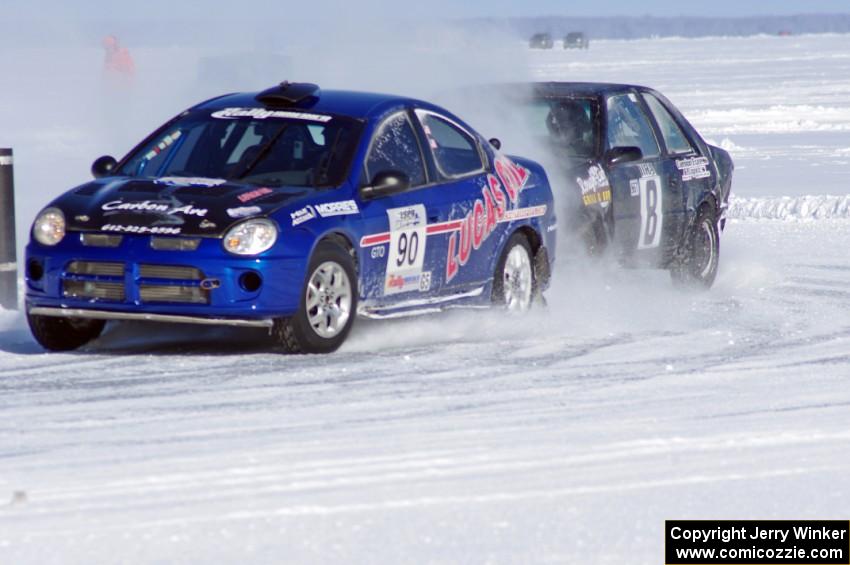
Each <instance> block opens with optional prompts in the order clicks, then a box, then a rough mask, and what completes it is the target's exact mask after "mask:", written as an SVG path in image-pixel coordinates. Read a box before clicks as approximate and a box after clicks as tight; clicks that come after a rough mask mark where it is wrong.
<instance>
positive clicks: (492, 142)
mask: <svg viewBox="0 0 850 565" xmlns="http://www.w3.org/2000/svg"><path fill="white" fill-rule="evenodd" d="M490 145H492V146H493V147H495V148H496V151H498V150H499V149H501V148H502V142H501V141H499V138H498V137H491V138H490Z"/></svg>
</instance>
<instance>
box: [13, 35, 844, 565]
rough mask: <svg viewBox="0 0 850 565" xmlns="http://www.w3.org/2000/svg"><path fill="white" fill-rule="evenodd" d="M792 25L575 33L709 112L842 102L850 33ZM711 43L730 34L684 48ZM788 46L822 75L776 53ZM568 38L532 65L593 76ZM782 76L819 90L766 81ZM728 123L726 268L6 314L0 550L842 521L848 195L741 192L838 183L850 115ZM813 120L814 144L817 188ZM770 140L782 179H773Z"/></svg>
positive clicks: (562, 535)
mask: <svg viewBox="0 0 850 565" xmlns="http://www.w3.org/2000/svg"><path fill="white" fill-rule="evenodd" d="M712 41H713V43H712ZM778 41H780V40H775V39H773V38H752V39H748V40H698V41H686V40H669V41H664V42H652V41H645V42H633V43H630V44H628V47H629V49H630V53H632V54H633V55H634V56H635V58H636V60H638V61H640V62H641V64H640V65H635V66H632V67H627V66H623V65H622V63H621V61H622V57H620V56H619V54H621V53H622V44H621V43H618V42H595V43H594V44H592V46H591V50H590V51H589V52H588V53H586V54H582V55H581V56H586V57H587V60H588V61H594V60H595V61H596V62H597V63H598V64H599V66H598V69H599V71H598V72H599V74H600V76H599V77H598V78H599V79H601V80H614V79H615V78H616V77H617V76H619V75H623V76H622V80H630V81H634V82H642V83H646V84H651V85H654V86H658V87H660V88H661V89H662V90H664V91H665V92H667V93H668V94H670V96H671V98H673V100H674V101H675V102H677V103H679V104H680V105H682V106H684V109H685V110H686V112H687V113H688V114H689V115H691V114H696V116H702V117H704V119H705V122H704V123H705V124H707V123H709V122H710V121H711V119H713V118H711V116H714V115H715V114H711V112H724V111H726V110H723V109H722V108H720V109H718V108H717V106H718V105H722V104H723V103H726V104H727V106H729V107H738V106H742V107H743V106H746V107H747V108H749V110H747V111H751V112H758V111H762V110H764V111H767V110H768V109H769V108H770V107H772V106H775V105H781V104H792V103H793V104H797V103H798V101H799V100H806V102H805V103H806V104H827V105H829V106H830V107H834V108H839V107H841V105H842V104H844V105H845V106H846V102H842V100H846V96H845V97H843V98H842V96H839V95H838V94H839V93H841V92H844V93H845V94H846V93H847V92H848V86H847V84H846V80H845V79H844V78H842V77H846V76H847V75H846V73H838V72H833V71H834V68H833V67H834V65H837V64H846V61H845V59H846V55H845V53H846V50H843V49H844V48H845V47H846V46H847V44H848V39H847V38H844V37H823V38H816V37H809V38H794V39H792V40H791V41H792V42H795V43H778ZM665 45H666V46H667V47H666V48H665ZM794 45H797V47H794ZM671 46H672V47H671ZM715 46H716V47H717V48H718V49H721V50H725V51H724V53H725V55H724V56H717V57H715V58H711V57H709V58H708V59H706V60H705V61H704V64H703V65H688V66H685V65H683V64H679V63H677V62H676V61H678V60H679V56H680V55H681V54H682V53H683V52H684V53H685V54H688V53H691V54H694V53H702V52H706V51H705V50H706V49H709V48H710V47H715ZM670 49H672V51H671V50H670ZM779 50H785V51H783V53H786V55H785V56H786V57H790V58H793V57H797V59H800V60H801V61H802V62H798V63H797V64H798V65H800V66H803V67H805V69H806V72H811V73H815V72H821V74H822V75H823V78H822V80H823V81H824V84H825V85H826V86H824V87H823V89H824V92H826V93H827V94H824V95H823V97H821V98H817V99H810V95H811V96H814V94H812V93H811V92H810V91H809V90H807V89H804V88H803V86H801V84H802V82H800V83H796V82H794V80H795V79H793V78H789V76H790V75H792V74H793V73H794V72H795V71H794V69H789V68H787V67H784V66H782V65H774V66H771V65H768V64H766V63H759V62H758V61H761V60H762V59H765V58H766V57H768V55H769V56H770V57H773V56H774V54H775V53H777V52H779ZM731 53H736V54H737V56H738V58H739V59H740V61H741V62H740V63H736V64H738V65H740V66H741V68H742V69H743V70H742V71H741V73H740V78H738V79H736V80H734V81H729V82H728V84H727V85H726V86H725V88H726V98H725V99H723V100H726V101H727V102H723V100H721V99H719V98H718V97H717V96H716V94H717V92H718V91H719V90H718V89H719V88H720V86H718V85H717V84H716V81H708V80H707V79H706V80H705V81H704V82H701V81H703V78H702V77H703V76H704V74H706V73H707V74H709V75H714V76H716V75H717V74H718V73H720V72H721V71H723V70H724V69H727V70H728V69H729V68H733V69H734V68H738V67H735V66H734V65H732V66H731V67H729V65H730V64H731V63H728V60H727V58H728V57H730V56H731ZM556 56H559V57H562V58H564V57H574V58H575V57H578V56H579V55H578V54H564V53H562V52H560V51H558V50H556V52H552V53H544V54H539V55H535V57H536V59H533V61H532V62H533V63H534V64H535V65H536V67H535V68H537V69H539V72H540V74H541V75H543V74H545V76H546V77H548V78H553V77H560V78H563V79H570V78H580V79H585V78H589V77H588V75H589V74H590V70H588V69H590V67H588V68H587V69H585V70H584V71H582V72H578V70H576V69H575V68H572V67H570V65H571V64H572V63H570V62H569V60H567V59H562V60H561V63H560V65H561V66H560V67H557V68H555V67H553V65H554V63H550V62H549V59H555V57H556ZM564 61H567V62H564ZM747 61H750V63H747ZM653 63H658V64H657V65H656V64H653ZM788 64H791V63H788ZM618 65H620V66H619V67H618ZM748 65H750V66H748ZM670 66H672V67H673V69H672V70H670ZM753 68H758V69H760V70H761V71H760V72H762V73H766V76H762V75H758V76H754V75H753V74H752V73H751V72H750V71H748V70H747V69H750V70H752V69H753ZM659 69H667V71H663V70H659ZM771 69H773V71H771ZM817 69H820V71H817ZM673 70H678V74H675V76H674V74H666V75H665V74H664V73H665V72H668V71H669V72H670V73H672V72H673ZM798 70H799V69H798ZM744 71H746V72H744ZM771 72H773V74H770V73H771ZM748 73H749V74H748ZM579 75H581V76H579ZM786 75H787V76H786ZM736 76H737V75H736ZM675 77H681V84H679V83H676V82H675V81H674V78H675ZM676 80H679V79H678V78H676ZM777 80H783V81H788V88H792V89H793V88H798V89H801V90H799V91H798V93H799V94H800V96H799V97H795V101H794V102H790V101H788V100H786V99H784V98H783V97H782V96H781V93H782V92H783V91H782V90H781V89H777V88H769V89H766V90H765V89H764V88H763V87H764V85H765V84H766V83H769V82H771V81H774V82H775V81H777ZM665 81H667V82H665ZM676 84H678V87H677V86H676ZM694 84H696V87H694V86H693V85H694ZM712 85H714V86H712ZM795 85H796V86H795ZM703 86H705V89H704V90H703ZM690 88H694V90H693V93H692V94H690V95H688V96H687V97H685V96H684V94H685V93H686V92H687V91H688V89H690ZM671 90H672V92H670V91H671ZM759 90H760V91H763V92H765V93H766V94H765V96H766V98H765V99H764V100H763V101H762V102H760V101H759V95H758V92H757V91H759ZM701 92H702V93H703V95H702V97H700V96H701V95H700V93H701ZM736 92H737V93H738V94H739V96H738V97H736V96H735V93H736ZM830 92H832V93H835V96H828V93H830ZM824 97H826V98H824ZM789 98H791V96H790V95H789ZM741 100H744V102H741ZM799 103H801V104H802V102H799ZM759 108H762V110H759ZM845 110H846V108H845ZM801 111H802V110H801ZM841 111H844V110H836V112H838V113H840V112H841ZM827 114H828V113H827ZM833 114H834V115H837V114H835V113H833ZM729 115H733V114H729ZM699 120H700V118H697V119H695V120H694V121H695V122H697V125H698V126H701V125H704V124H700V121H699ZM736 122H737V119H736ZM839 122H840V120H838V121H836V123H839ZM742 123H743V122H742ZM840 123H843V122H840ZM716 127H717V128H718V129H716V130H714V132H713V133H712V132H708V133H707V136H708V137H712V136H717V137H718V138H719V139H717V141H718V142H720V141H725V142H726V144H727V146H729V147H738V148H739V153H738V154H737V155H736V158H737V159H738V162H739V164H740V166H741V168H742V170H743V171H747V170H749V171H750V173H751V174H749V175H748V174H742V175H741V176H740V181H739V182H737V183H736V185H735V191H736V193H737V194H738V196H739V197H740V198H742V199H750V200H741V201H740V202H741V204H740V206H739V208H738V209H740V210H743V211H742V212H740V213H738V214H736V215H735V218H736V219H733V220H732V221H731V222H730V223H729V225H728V226H727V230H726V233H725V234H724V236H723V238H722V240H721V246H722V249H721V256H722V259H721V270H720V274H719V277H718V281H717V284H716V286H715V288H714V289H713V290H712V291H711V292H709V293H690V292H681V291H677V290H674V289H673V288H672V287H671V285H670V283H669V278H668V277H667V275H666V273H661V272H645V271H624V270H621V269H619V268H617V267H615V266H613V265H609V264H608V263H606V262H602V263H597V264H587V263H584V262H571V263H567V262H562V263H561V264H560V265H559V270H558V273H557V282H556V284H555V287H554V288H553V289H552V291H551V292H550V293H549V302H550V305H549V308H548V309H546V310H545V311H538V312H535V313H533V314H532V315H531V316H529V317H528V318H524V319H513V318H508V317H505V316H501V315H498V314H495V313H492V312H471V313H470V312H461V311H455V312H450V313H447V314H445V315H438V316H428V317H421V318H416V319H408V320H396V321H389V322H364V321H359V322H358V324H357V326H356V328H355V331H354V333H353V334H352V336H351V339H350V341H349V342H347V343H346V344H345V346H344V347H343V348H342V350H341V351H340V352H338V353H337V354H334V355H330V356H324V357H315V356H305V357H298V356H293V357H289V356H282V355H279V354H275V353H269V352H267V349H268V345H269V343H268V341H267V338H266V337H265V336H264V334H263V332H262V331H257V332H255V331H230V330H216V329H198V328H194V327H188V326H187V327H168V328H163V327H161V326H156V325H143V324H142V325H134V324H124V325H112V326H110V327H109V328H108V330H107V332H106V333H105V335H104V336H103V337H102V338H101V339H99V340H98V341H97V342H95V343H93V344H92V345H91V346H89V347H88V348H87V349H85V350H84V351H81V352H78V353H74V354H45V353H43V352H42V351H41V350H40V349H39V348H38V347H37V346H36V345H35V344H34V343H33V342H32V340H31V338H30V337H29V334H28V331H27V330H26V327H25V323H24V322H23V321H22V319H21V318H20V317H19V316H18V315H15V314H11V313H6V314H5V315H2V316H0V324H2V326H0V563H3V564H6V563H10V564H27V563H63V564H64V563H85V564H101V563H103V564H107V563H108V564H112V563H172V562H173V563H178V562H179V563H187V562H188V563H198V562H200V563H225V562H230V563H240V562H241V563H485V562H489V563H588V564H605V563H611V564H623V563H628V564H635V565H641V564H656V563H660V562H661V561H662V559H663V557H662V551H663V537H662V532H663V521H664V520H665V519H670V518H693V519H698V518H703V519H708V518H730V519H731V518H770V519H796V518H819V519H824V518H836V519H838V518H846V513H847V509H848V508H850V479H848V477H850V472H848V471H850V388H848V386H847V379H848V377H849V376H850V317H848V315H847V312H848V308H850V259H848V251H847V250H848V249H850V220H847V219H843V218H842V215H841V214H838V213H835V214H832V215H828V214H827V215H825V214H820V215H818V214H810V213H808V212H806V213H803V212H800V211H799V210H800V208H799V207H797V208H794V210H797V212H795V213H790V214H789V213H784V212H783V213H779V212H771V213H764V214H762V215H761V216H759V217H762V218H775V219H751V217H752V216H753V215H756V214H751V213H748V212H747V210H755V209H761V210H774V211H775V210H788V209H789V208H788V206H786V207H785V208H782V207H781V206H778V205H774V204H771V203H775V202H779V200H778V199H779V197H781V196H789V197H794V198H799V197H800V195H803V194H813V195H816V197H817V198H820V197H819V196H817V195H824V196H826V195H830V194H832V195H833V196H834V197H835V198H836V202H837V201H839V200H840V198H839V197H840V196H841V195H842V192H841V190H842V189H843V190H846V185H845V186H843V187H839V186H838V185H837V184H836V182H837V181H836V179H838V178H840V175H838V172H840V171H842V170H846V166H844V164H843V162H842V161H841V160H842V159H845V158H846V156H842V155H845V153H847V152H848V151H850V139H848V138H846V137H840V136H839V137H835V136H837V135H839V134H838V133H836V131H833V130H830V131H827V132H818V131H814V132H812V131H807V132H797V133H794V132H787V131H783V132H773V133H770V132H768V133H765V132H764V131H762V130H758V132H756V133H752V134H740V135H735V134H734V133H733V132H732V130H728V129H727V130H723V129H722V128H723V127H724V126H722V125H720V126H716ZM833 129H834V128H833ZM741 135H744V136H750V137H741ZM799 136H803V137H799ZM811 136H814V137H811ZM822 136H825V137H822ZM794 144H801V145H807V146H809V147H810V151H809V153H808V155H810V156H811V155H816V156H817V158H818V159H820V160H819V161H818V160H815V162H817V163H819V165H820V166H818V167H810V166H808V165H806V166H807V168H806V169H805V172H806V174H807V175H808V176H809V177H810V178H811V179H813V180H812V183H811V185H809V187H808V188H807V189H806V190H804V189H803V188H802V187H799V186H796V181H795V179H798V178H799V176H798V173H799V170H800V167H801V166H803V165H801V163H803V161H793V160H792V159H791V157H790V156H791V155H792V154H793V151H792V149H791V147H792V146H793V145H794ZM741 148H747V149H746V150H741ZM842 148H843V149H844V150H846V151H845V153H841V152H840V150H841V149H842ZM776 152H780V153H782V154H783V155H784V156H785V158H782V159H778V158H775V157H771V156H772V155H773V156H775V155H776ZM733 154H735V151H734V150H733ZM768 157H770V159H768ZM768 161H770V163H769V166H770V171H771V175H770V176H769V177H768V178H770V179H780V180H783V181H784V182H786V184H777V185H776V186H770V185H769V184H762V183H760V182H759V179H761V178H763V177H761V176H760V175H756V174H754V173H753V171H755V170H768ZM843 166H844V168H842V167H843ZM759 167H761V169H759ZM24 170H25V169H24ZM21 172H23V171H21ZM843 178H844V181H845V182H846V179H847V177H846V175H845V176H844V177H843ZM824 179H825V180H824ZM830 179H831V180H830ZM820 180H824V182H823V183H821V182H820ZM60 181H62V179H56V183H57V185H58V184H62V183H61V182H60ZM830 183H832V184H830ZM751 199H763V200H759V201H758V202H756V204H753V202H755V201H753V200H751ZM800 201H802V200H800ZM759 202H761V208H759V207H758V206H757V204H759ZM784 202H786V203H787V202H788V201H787V200H786V201H784ZM817 202H821V203H822V202H824V200H823V199H820V200H817ZM32 206H35V204H32ZM747 206H749V208H747ZM810 209H811V206H810V207H808V208H806V210H810ZM830 209H832V208H830ZM737 218H740V219H737ZM16 492H20V493H21V494H19V495H18V496H17V502H15V503H12V500H13V496H14V493H16ZM7 501H8V504H6V502H7Z"/></svg>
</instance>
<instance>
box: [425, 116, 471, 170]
mask: <svg viewBox="0 0 850 565" xmlns="http://www.w3.org/2000/svg"><path fill="white" fill-rule="evenodd" d="M416 115H417V117H418V118H419V120H420V122H421V123H422V129H423V130H424V132H425V137H426V139H427V140H428V145H429V146H430V148H431V152H432V153H433V154H434V161H435V162H436V163H437V167H438V168H439V169H440V172H441V173H442V174H443V175H444V176H446V177H449V178H457V177H462V176H466V175H471V174H475V173H478V172H481V171H483V170H484V163H483V161H482V160H481V153H480V152H479V151H478V143H476V141H475V138H473V137H472V135H471V134H469V133H467V132H466V131H464V130H463V129H462V128H461V127H460V126H458V125H456V124H454V123H452V122H451V121H449V120H448V119H447V118H444V117H442V116H439V115H437V114H434V113H431V112H425V111H421V110H420V111H417V112H416Z"/></svg>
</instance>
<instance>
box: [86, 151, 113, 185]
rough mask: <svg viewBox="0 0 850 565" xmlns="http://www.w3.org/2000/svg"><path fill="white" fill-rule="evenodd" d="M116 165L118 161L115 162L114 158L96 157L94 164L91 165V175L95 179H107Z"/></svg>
mask: <svg viewBox="0 0 850 565" xmlns="http://www.w3.org/2000/svg"><path fill="white" fill-rule="evenodd" d="M117 164H118V161H116V160H115V157H113V156H111V155H104V156H103V157H98V158H97V159H95V161H94V163H92V166H91V174H92V176H93V177H94V178H96V179H99V178H102V177H108V176H109V175H111V174H112V171H114V170H115V165H117Z"/></svg>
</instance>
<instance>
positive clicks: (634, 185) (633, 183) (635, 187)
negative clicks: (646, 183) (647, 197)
mask: <svg viewBox="0 0 850 565" xmlns="http://www.w3.org/2000/svg"><path fill="white" fill-rule="evenodd" d="M629 193H630V194H631V195H632V196H640V181H639V180H638V179H632V180H630V181H629Z"/></svg>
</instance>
